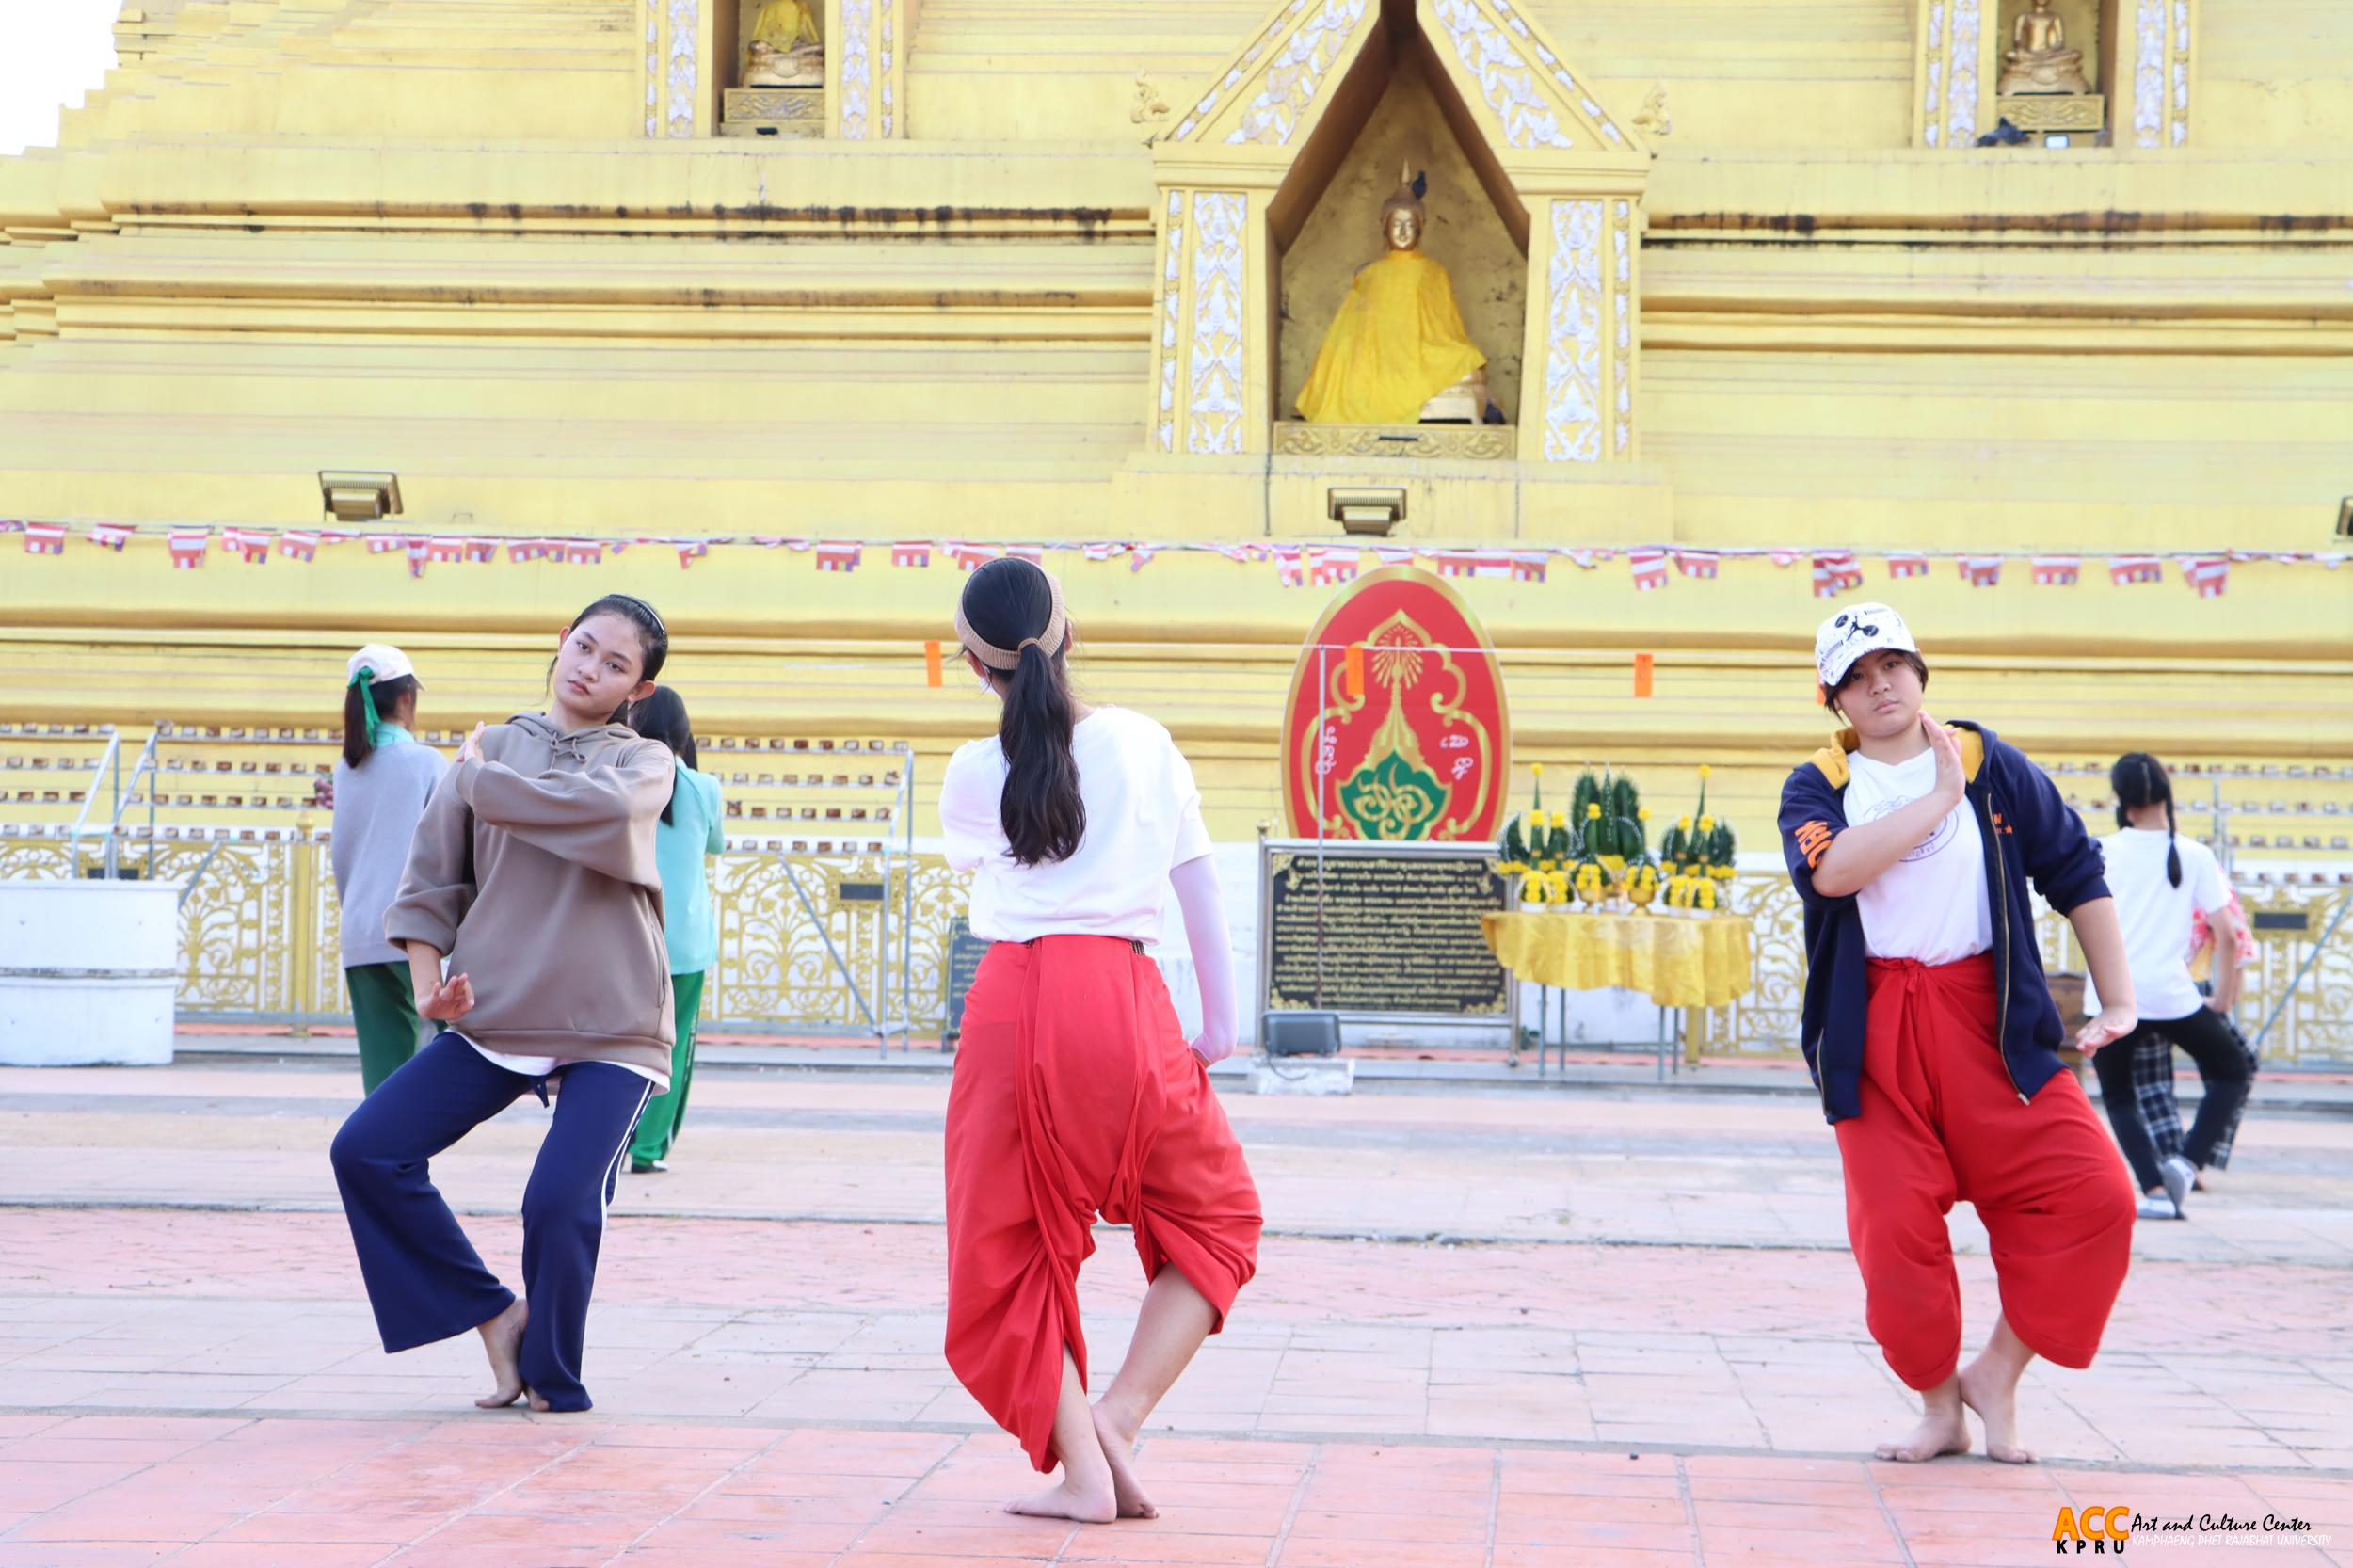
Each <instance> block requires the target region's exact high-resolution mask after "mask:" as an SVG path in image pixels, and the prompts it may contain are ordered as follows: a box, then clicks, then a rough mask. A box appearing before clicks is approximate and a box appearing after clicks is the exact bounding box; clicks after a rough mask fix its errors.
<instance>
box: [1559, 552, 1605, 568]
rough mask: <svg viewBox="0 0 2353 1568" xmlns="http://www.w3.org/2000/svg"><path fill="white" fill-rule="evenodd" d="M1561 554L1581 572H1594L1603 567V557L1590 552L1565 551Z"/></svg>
mask: <svg viewBox="0 0 2353 1568" xmlns="http://www.w3.org/2000/svg"><path fill="white" fill-rule="evenodd" d="M1561 554H1563V555H1565V556H1567V557H1568V558H1569V561H1570V564H1571V565H1573V566H1575V567H1576V568H1577V569H1578V570H1580V571H1592V570H1593V568H1596V567H1598V566H1600V565H1601V557H1600V556H1599V555H1598V554H1596V553H1594V552H1593V551H1590V550H1564V551H1562V552H1561Z"/></svg>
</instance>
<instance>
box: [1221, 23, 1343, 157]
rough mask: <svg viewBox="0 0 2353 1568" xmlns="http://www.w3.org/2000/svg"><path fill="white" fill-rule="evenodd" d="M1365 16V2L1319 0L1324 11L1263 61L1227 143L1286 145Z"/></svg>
mask: <svg viewBox="0 0 2353 1568" xmlns="http://www.w3.org/2000/svg"><path fill="white" fill-rule="evenodd" d="M1364 16H1365V0H1324V4H1323V8H1321V10H1319V11H1317V12H1316V14H1315V15H1314V16H1313V17H1312V18H1310V19H1309V20H1308V22H1307V24H1306V25H1305V26H1303V27H1301V28H1300V29H1299V31H1297V32H1295V33H1293V34H1292V35H1291V37H1290V41H1289V43H1286V44H1285V45H1283V49H1282V52H1281V53H1280V54H1278V55H1276V56H1274V58H1273V60H1272V61H1270V62H1269V63H1268V65H1267V70H1266V76H1265V78H1264V80H1263V82H1262V83H1261V85H1260V86H1259V88H1258V95H1257V97H1256V98H1253V99H1252V100H1251V101H1250V104H1249V106H1248V107H1247V108H1245V109H1244V110H1243V111H1242V117H1241V123H1240V124H1238V125H1236V126H1235V127H1234V128H1233V130H1232V131H1230V132H1228V133H1227V134H1226V136H1225V140H1226V144H1227V145H1228V146H1241V145H1244V144H1255V145H1257V146H1260V147H1288V146H1289V145H1290V140H1291V137H1292V136H1296V135H1297V134H1298V131H1299V124H1300V121H1301V120H1302V119H1304V118H1305V115H1306V113H1307V109H1308V106H1309V105H1310V104H1314V103H1315V101H1316V94H1317V92H1318V91H1320V90H1321V88H1322V87H1323V78H1324V76H1325V74H1326V73H1327V72H1330V71H1331V69H1332V62H1333V61H1334V60H1336V59H1337V58H1338V57H1339V53H1340V47H1341V45H1343V44H1345V43H1346V42H1347V41H1348V35H1349V34H1350V33H1351V32H1353V31H1354V30H1355V26H1356V24H1357V23H1359V22H1361V21H1363V20H1364Z"/></svg>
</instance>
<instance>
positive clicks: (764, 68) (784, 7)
mask: <svg viewBox="0 0 2353 1568" xmlns="http://www.w3.org/2000/svg"><path fill="white" fill-rule="evenodd" d="M824 76H825V49H824V44H823V43H821V42H820V41H818V38H817V19H816V18H815V17H813V16H811V15H810V14H809V8H808V0H760V10H759V11H758V12H757V13H756V14H755V15H754V16H753V17H752V32H751V38H750V40H749V41H747V42H746V43H745V44H744V86H745V87H747V88H781V87H793V86H798V85H806V84H808V83H811V82H822V81H824Z"/></svg>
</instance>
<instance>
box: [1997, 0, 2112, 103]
mask: <svg viewBox="0 0 2353 1568" xmlns="http://www.w3.org/2000/svg"><path fill="white" fill-rule="evenodd" d="M2009 41H2010V48H2009V53H2007V54H2005V55H2004V56H2002V63H2003V65H2004V66H2005V67H2007V68H2008V69H2006V70H2004V71H2003V72H2002V79H2001V82H2000V84H1999V85H1998V86H1996V87H1995V88H1994V89H1993V90H1994V92H1995V93H1996V94H1997V95H1999V96H2002V97H2011V96H2023V95H2025V94H2027V93H2057V92H2089V91H2090V90H2091V83H2090V82H2089V80H2088V79H2087V78H2086V77H2085V75H2084V56H2083V51H2082V50H2080V49H2070V48H2068V47H2067V24H2066V23H2064V22H2062V21H2060V20H2059V19H2058V17H2057V16H2056V15H2054V14H2053V13H2052V10H2051V0H2034V4H2033V6H2032V8H2029V9H2027V10H2023V11H2020V12H2019V13H2018V21H2017V24H2015V25H2013V26H2012V27H2011V28H2010V30H2009Z"/></svg>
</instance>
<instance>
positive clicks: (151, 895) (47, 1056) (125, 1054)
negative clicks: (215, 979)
mask: <svg viewBox="0 0 2353 1568" xmlns="http://www.w3.org/2000/svg"><path fill="white" fill-rule="evenodd" d="M179 985H180V885H179V884H178V883H174V882H0V1064H6V1065H8V1066H12V1067H65V1066H90V1065H96V1064H110V1063H120V1064H134V1065H141V1066H149V1065H161V1064H165V1063H168V1062H169V1061H170V1060H171V1024H172V1007H173V1000H174V998H175V996H176V995H177V993H178V990H179Z"/></svg>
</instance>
